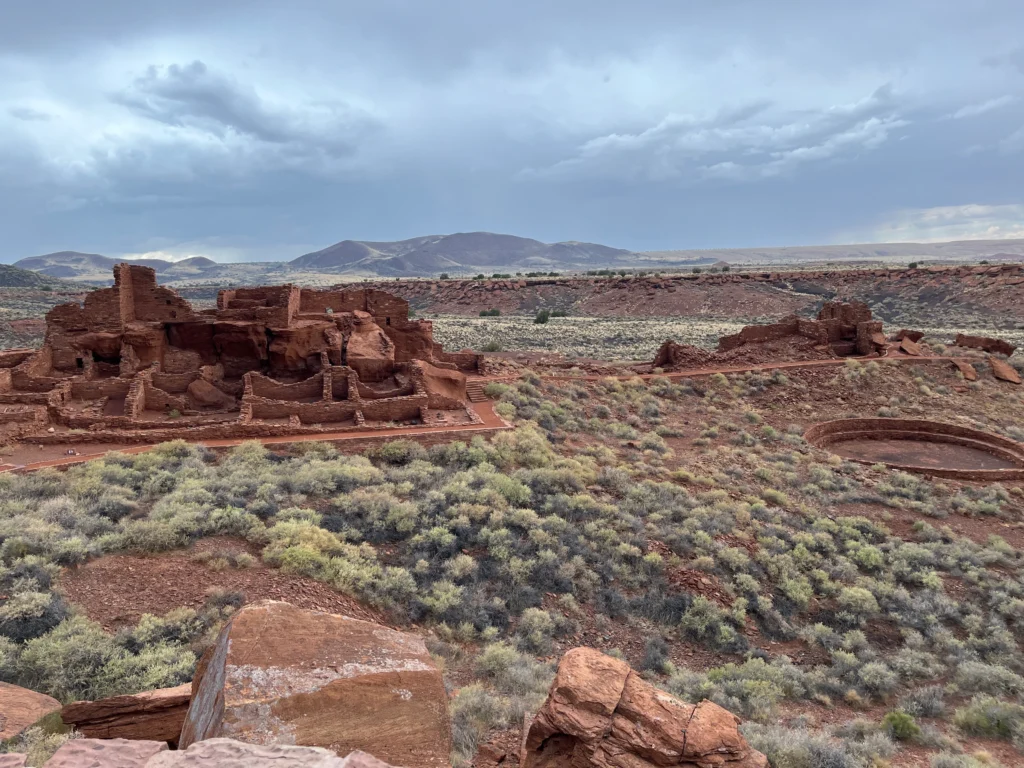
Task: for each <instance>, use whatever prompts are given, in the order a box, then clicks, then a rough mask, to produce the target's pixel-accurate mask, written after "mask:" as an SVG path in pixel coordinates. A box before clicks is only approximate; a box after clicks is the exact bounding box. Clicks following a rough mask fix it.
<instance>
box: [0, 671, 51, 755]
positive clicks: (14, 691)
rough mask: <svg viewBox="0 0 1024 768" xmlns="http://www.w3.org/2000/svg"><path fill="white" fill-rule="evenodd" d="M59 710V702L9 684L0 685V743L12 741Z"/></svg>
mask: <svg viewBox="0 0 1024 768" xmlns="http://www.w3.org/2000/svg"><path fill="white" fill-rule="evenodd" d="M59 709H60V702H59V701H57V700H56V699H54V698H52V697H50V696H47V695H46V694H45V693H36V692H35V691H30V690H29V689H28V688H21V687H19V686H17V685H11V684H9V683H0V741H4V740H5V739H12V738H14V737H15V736H17V735H18V734H19V733H21V732H22V731H24V730H25V729H26V728H28V727H29V726H30V725H32V724H33V723H34V722H36V721H37V720H39V719H40V718H43V717H46V716H47V715H48V714H50V713H51V712H56V711H57V710H59Z"/></svg>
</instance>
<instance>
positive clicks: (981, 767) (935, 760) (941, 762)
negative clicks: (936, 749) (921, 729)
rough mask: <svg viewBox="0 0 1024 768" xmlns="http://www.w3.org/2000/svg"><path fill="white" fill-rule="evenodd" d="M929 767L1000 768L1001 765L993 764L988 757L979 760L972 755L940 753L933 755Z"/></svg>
mask: <svg viewBox="0 0 1024 768" xmlns="http://www.w3.org/2000/svg"><path fill="white" fill-rule="evenodd" d="M929 765H930V766H931V768H1000V765H999V764H998V763H994V762H992V760H991V759H989V757H988V756H987V755H985V756H984V757H983V758H982V759H979V758H976V757H974V756H972V755H962V754H958V753H955V752H940V753H939V754H937V755H932V757H931V758H930V761H929Z"/></svg>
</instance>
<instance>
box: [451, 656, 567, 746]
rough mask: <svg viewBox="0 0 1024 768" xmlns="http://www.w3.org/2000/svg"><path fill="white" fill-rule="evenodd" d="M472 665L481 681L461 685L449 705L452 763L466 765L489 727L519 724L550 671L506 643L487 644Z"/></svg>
mask: <svg viewBox="0 0 1024 768" xmlns="http://www.w3.org/2000/svg"><path fill="white" fill-rule="evenodd" d="M474 666H475V667H476V670H477V672H478V673H479V674H480V675H481V676H482V681H481V682H478V683H472V684H470V685H467V686H463V687H462V688H460V689H459V691H458V693H457V694H456V695H455V696H454V697H453V698H452V700H451V703H450V705H449V712H450V715H451V720H452V762H453V764H454V765H463V766H464V765H468V764H469V762H470V761H471V760H472V758H473V756H474V755H475V754H476V748H477V745H478V744H479V743H480V741H481V739H482V738H483V736H484V735H486V734H487V732H488V731H490V730H491V729H494V728H504V727H510V726H515V725H519V724H521V723H522V721H523V715H524V714H525V713H527V712H533V711H536V710H537V708H539V707H540V705H541V703H542V702H543V701H544V697H545V696H546V695H547V689H548V686H549V685H550V683H551V678H552V675H553V670H552V669H551V667H550V666H549V665H546V664H541V663H539V662H537V661H536V660H534V659H532V658H530V657H529V656H526V655H524V654H521V653H519V652H518V651H516V650H514V649H513V648H512V647H511V646H509V645H507V644H505V643H492V644H490V645H488V646H486V647H485V648H484V649H483V651H482V652H481V653H480V655H479V656H478V657H477V658H476V660H475V664H474Z"/></svg>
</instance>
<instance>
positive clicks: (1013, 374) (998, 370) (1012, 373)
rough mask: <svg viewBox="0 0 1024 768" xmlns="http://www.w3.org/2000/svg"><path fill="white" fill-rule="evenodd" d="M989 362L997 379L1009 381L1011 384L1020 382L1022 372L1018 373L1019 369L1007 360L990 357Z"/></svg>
mask: <svg viewBox="0 0 1024 768" xmlns="http://www.w3.org/2000/svg"><path fill="white" fill-rule="evenodd" d="M988 364H989V365H991V366H992V375H993V376H995V377H996V378H997V379H1001V380H1003V381H1008V382H1010V383H1011V384H1020V374H1019V373H1017V369H1016V368H1014V367H1013V366H1012V365H1010V364H1009V363H1008V362H1006V361H1005V360H1000V359H999V358H998V357H989V359H988Z"/></svg>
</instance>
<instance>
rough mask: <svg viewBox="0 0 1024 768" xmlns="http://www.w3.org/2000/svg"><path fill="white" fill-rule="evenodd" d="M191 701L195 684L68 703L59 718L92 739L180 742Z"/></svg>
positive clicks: (173, 743) (172, 743)
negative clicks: (179, 738) (179, 737)
mask: <svg viewBox="0 0 1024 768" xmlns="http://www.w3.org/2000/svg"><path fill="white" fill-rule="evenodd" d="M191 700H192V684H191V683H185V684H184V685H179V686H177V687H176V688H161V689H160V690H156V691H146V692H145V693H137V694H134V695H130V696H114V697H112V698H109V699H101V700H100V701H78V702H75V703H74V704H68V705H67V706H66V707H64V709H63V710H61V713H60V716H61V719H62V720H64V724H65V725H70V726H71V727H73V728H74V729H75V730H76V731H78V732H79V733H81V734H82V735H83V736H86V737H88V738H91V739H118V738H120V739H143V740H149V741H166V742H169V743H170V744H171V745H175V744H177V743H178V736H179V735H180V734H181V727H182V726H183V725H184V724H185V715H186V714H187V713H188V705H189V702H190V701H191Z"/></svg>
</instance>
